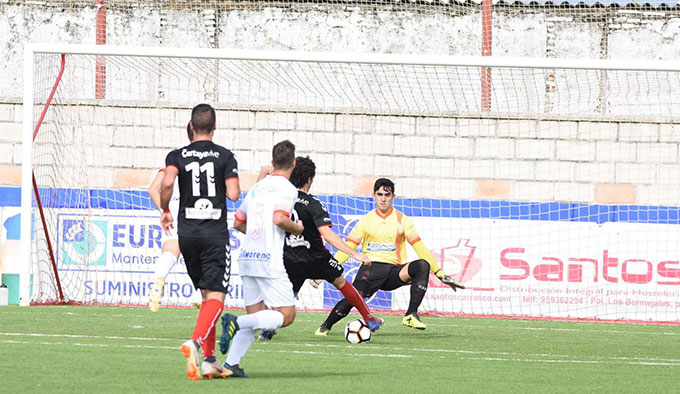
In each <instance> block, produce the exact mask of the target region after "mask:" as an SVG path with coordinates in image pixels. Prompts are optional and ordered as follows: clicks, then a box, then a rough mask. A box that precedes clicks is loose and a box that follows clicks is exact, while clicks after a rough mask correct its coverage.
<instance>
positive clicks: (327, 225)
mask: <svg viewBox="0 0 680 394" xmlns="http://www.w3.org/2000/svg"><path fill="white" fill-rule="evenodd" d="M321 227H333V225H332V224H322V225H321V226H316V228H321Z"/></svg>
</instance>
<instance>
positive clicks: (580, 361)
mask: <svg viewBox="0 0 680 394" xmlns="http://www.w3.org/2000/svg"><path fill="white" fill-rule="evenodd" d="M463 360H474V361H506V362H523V363H558V364H563V363H564V364H615V365H648V366H672V367H680V362H678V363H670V362H659V363H653V362H634V361H629V362H612V361H604V360H576V359H572V360H554V359H530V358H501V357H463Z"/></svg>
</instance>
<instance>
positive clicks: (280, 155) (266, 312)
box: [220, 140, 304, 377]
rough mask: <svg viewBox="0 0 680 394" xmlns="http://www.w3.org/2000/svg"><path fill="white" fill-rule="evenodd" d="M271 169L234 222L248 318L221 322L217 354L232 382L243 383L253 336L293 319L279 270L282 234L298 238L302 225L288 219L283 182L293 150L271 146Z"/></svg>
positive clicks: (285, 144)
mask: <svg viewBox="0 0 680 394" xmlns="http://www.w3.org/2000/svg"><path fill="white" fill-rule="evenodd" d="M272 165H273V166H274V172H273V173H272V174H271V175H270V176H268V177H266V178H264V179H262V180H261V181H259V182H258V183H256V184H255V186H253V188H252V189H250V191H249V192H248V194H247V195H246V198H245V199H244V200H243V202H242V203H241V206H240V207H239V209H238V210H237V211H236V215H235V220H234V228H235V229H236V230H238V231H241V232H242V233H245V234H246V236H245V240H244V241H243V244H242V245H241V249H240V253H239V257H238V264H239V275H240V276H241V281H242V284H241V286H242V287H243V297H244V301H245V305H246V312H247V313H248V314H247V315H241V316H238V317H236V316H235V315H232V314H229V313H228V314H225V315H223V316H222V329H223V332H222V336H221V338H220V350H221V351H222V353H227V351H229V353H228V354H227V359H226V360H225V362H224V367H225V368H228V369H230V370H231V371H232V372H233V375H232V376H234V377H247V375H246V374H245V373H244V372H243V369H242V368H240V363H241V358H243V356H245V354H246V352H247V351H248V348H249V347H250V345H251V344H252V343H253V341H254V340H255V331H257V330H274V329H277V328H279V327H285V326H288V325H290V324H291V323H292V322H293V320H294V319H295V296H294V295H293V285H292V284H291V283H290V280H289V279H288V274H287V273H286V268H285V267H284V265H283V245H284V242H285V236H286V231H287V232H289V233H293V234H301V233H302V231H303V230H304V226H303V225H302V222H299V221H296V222H293V221H292V220H291V219H290V213H291V212H292V210H293V206H294V205H295V199H296V197H297V189H296V188H295V186H293V184H292V183H290V181H289V180H288V179H289V178H290V174H291V173H292V172H293V168H294V167H295V145H293V144H292V143H291V142H290V141H288V140H286V141H282V142H279V143H278V144H276V145H274V149H273V150H272ZM267 307H271V309H267ZM230 345H231V346H230Z"/></svg>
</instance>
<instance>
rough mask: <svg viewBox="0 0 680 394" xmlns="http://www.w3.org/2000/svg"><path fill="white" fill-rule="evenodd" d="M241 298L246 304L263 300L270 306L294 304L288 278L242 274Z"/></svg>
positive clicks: (291, 286)
mask: <svg viewBox="0 0 680 394" xmlns="http://www.w3.org/2000/svg"><path fill="white" fill-rule="evenodd" d="M241 286H242V287H243V300H244V301H245V304H246V306H250V305H255V304H257V303H259V302H260V301H264V303H265V305H267V306H268V307H270V308H278V307H282V306H294V305H295V295H294V294H293V284H292V283H290V280H288V278H285V277H283V278H262V277H258V276H242V277H241Z"/></svg>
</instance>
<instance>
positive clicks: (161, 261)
mask: <svg viewBox="0 0 680 394" xmlns="http://www.w3.org/2000/svg"><path fill="white" fill-rule="evenodd" d="M176 263H177V257H175V255H174V254H172V253H171V252H163V254H162V255H161V257H159V258H158V261H157V262H156V274H155V278H158V277H159V276H162V277H164V278H165V277H167V276H168V274H169V273H170V270H172V267H174V266H175V264H176Z"/></svg>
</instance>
